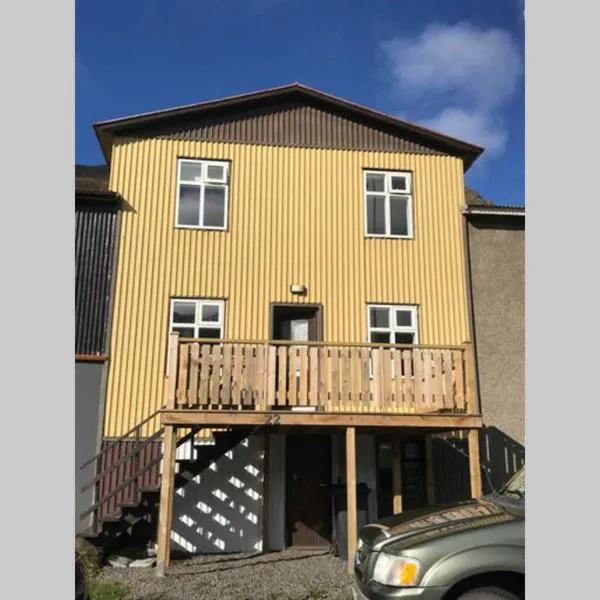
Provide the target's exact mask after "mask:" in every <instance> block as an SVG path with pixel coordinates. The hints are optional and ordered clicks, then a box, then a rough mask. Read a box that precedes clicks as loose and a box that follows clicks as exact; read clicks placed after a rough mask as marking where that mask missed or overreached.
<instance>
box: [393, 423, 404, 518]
mask: <svg viewBox="0 0 600 600" xmlns="http://www.w3.org/2000/svg"><path fill="white" fill-rule="evenodd" d="M392 489H393V493H394V502H393V511H394V514H395V515H397V514H398V513H401V512H402V442H401V440H400V436H398V435H394V437H393V438H392Z"/></svg>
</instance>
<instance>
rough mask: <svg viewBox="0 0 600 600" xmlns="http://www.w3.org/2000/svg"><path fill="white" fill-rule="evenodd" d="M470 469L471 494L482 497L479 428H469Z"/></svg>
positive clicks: (474, 496)
mask: <svg viewBox="0 0 600 600" xmlns="http://www.w3.org/2000/svg"><path fill="white" fill-rule="evenodd" d="M468 443H469V470H470V473H471V496H472V497H473V498H480V497H481V462H480V460H479V430H478V429H471V430H469V436H468Z"/></svg>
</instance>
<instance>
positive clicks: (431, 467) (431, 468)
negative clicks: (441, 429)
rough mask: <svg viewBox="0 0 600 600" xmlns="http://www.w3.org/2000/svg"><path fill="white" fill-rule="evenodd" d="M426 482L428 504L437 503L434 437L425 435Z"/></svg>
mask: <svg viewBox="0 0 600 600" xmlns="http://www.w3.org/2000/svg"><path fill="white" fill-rule="evenodd" d="M425 482H426V486H427V504H428V506H433V505H434V504H435V463H434V457H433V438H432V437H431V435H426V436H425Z"/></svg>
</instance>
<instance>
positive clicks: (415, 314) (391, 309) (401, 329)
mask: <svg viewBox="0 0 600 600" xmlns="http://www.w3.org/2000/svg"><path fill="white" fill-rule="evenodd" d="M372 308H387V309H388V317H390V316H392V315H393V316H394V318H395V316H396V315H395V311H396V310H410V312H411V313H412V321H413V323H415V325H414V326H413V327H406V326H398V325H394V326H393V327H391V323H392V320H391V319H390V321H389V322H390V327H373V328H372V327H371V309H372ZM394 322H395V320H394ZM373 330H375V331H379V332H389V333H390V336H391V335H393V334H395V333H407V332H410V333H412V334H413V343H412V344H396V343H395V342H372V341H371V331H373ZM367 340H368V343H369V344H371V345H372V346H371V349H373V350H374V349H377V348H376V346H378V347H380V345H383V344H386V343H387V344H389V345H392V346H400V347H402V348H403V347H404V346H407V345H408V346H418V345H419V305H418V304H382V303H378V302H375V303H367ZM388 349H389V350H390V351H391V353H392V354H393V353H394V352H396V351H397V350H396V348H388ZM398 351H401V350H398ZM390 377H391V379H396V372H395V363H392V365H391V372H390ZM400 377H401V378H402V379H405V376H404V375H400ZM412 377H413V378H414V372H413V375H412ZM369 378H370V379H374V378H375V370H374V368H373V361H372V360H370V361H369Z"/></svg>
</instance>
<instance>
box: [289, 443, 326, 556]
mask: <svg viewBox="0 0 600 600" xmlns="http://www.w3.org/2000/svg"><path fill="white" fill-rule="evenodd" d="M285 498H286V546H299V547H305V548H306V547H310V548H322V547H327V546H329V545H330V544H331V437H330V436H328V435H288V436H287V442H286V494H285Z"/></svg>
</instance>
